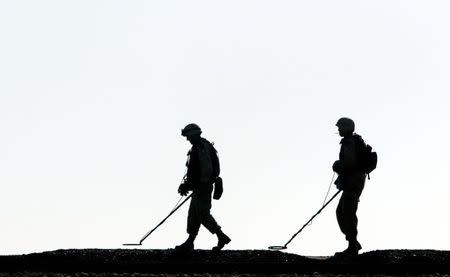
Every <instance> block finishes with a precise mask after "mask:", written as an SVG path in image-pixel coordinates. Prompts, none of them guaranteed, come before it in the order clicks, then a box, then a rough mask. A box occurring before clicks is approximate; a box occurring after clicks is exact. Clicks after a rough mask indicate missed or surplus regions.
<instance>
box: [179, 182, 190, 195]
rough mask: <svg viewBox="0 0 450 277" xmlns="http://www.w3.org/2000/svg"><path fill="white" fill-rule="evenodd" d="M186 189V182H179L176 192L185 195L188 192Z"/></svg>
mask: <svg viewBox="0 0 450 277" xmlns="http://www.w3.org/2000/svg"><path fill="white" fill-rule="evenodd" d="M188 192H189V191H188V190H187V188H186V184H185V183H183V184H181V185H180V186H179V187H178V193H179V194H181V195H183V196H186V195H187V194H188Z"/></svg>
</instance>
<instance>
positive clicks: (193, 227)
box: [187, 193, 220, 235]
mask: <svg viewBox="0 0 450 277" xmlns="http://www.w3.org/2000/svg"><path fill="white" fill-rule="evenodd" d="M210 211H211V194H210V193H209V194H208V193H198V194H196V195H193V197H192V200H191V205H190V206H189V215H188V228H187V232H188V233H189V234H190V235H197V233H198V230H199V229H200V225H203V226H205V228H206V229H208V231H210V232H211V233H213V234H215V233H217V232H220V226H219V225H218V224H217V222H216V220H215V219H214V217H213V216H212V215H211V213H210Z"/></svg>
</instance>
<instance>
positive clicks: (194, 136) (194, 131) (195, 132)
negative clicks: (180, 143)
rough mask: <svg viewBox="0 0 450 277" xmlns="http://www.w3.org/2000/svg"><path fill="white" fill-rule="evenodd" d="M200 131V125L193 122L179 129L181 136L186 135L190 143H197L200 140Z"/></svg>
mask: <svg viewBox="0 0 450 277" xmlns="http://www.w3.org/2000/svg"><path fill="white" fill-rule="evenodd" d="M201 133H202V129H200V127H199V126H198V125H197V124H195V123H191V124H188V125H186V127H184V128H183V129H182V130H181V135H182V136H183V137H186V139H187V140H188V141H189V142H190V143H191V144H192V145H194V144H197V143H199V142H200V140H201V137H200V135H201Z"/></svg>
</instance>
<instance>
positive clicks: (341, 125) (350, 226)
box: [333, 117, 366, 256]
mask: <svg viewBox="0 0 450 277" xmlns="http://www.w3.org/2000/svg"><path fill="white" fill-rule="evenodd" d="M336 126H337V127H338V130H339V135H340V136H341V137H342V140H341V142H340V144H341V149H340V152H339V160H337V161H335V162H334V164H333V171H335V172H336V173H337V174H338V178H337V179H336V181H335V184H336V186H337V188H338V189H340V190H342V191H343V192H342V196H341V198H340V200H339V204H338V206H337V209H336V217H337V221H338V224H339V228H340V229H341V231H342V233H344V235H345V238H346V240H347V241H348V247H347V249H345V250H344V251H342V252H337V253H336V254H335V256H356V255H358V252H359V250H361V244H360V243H359V242H358V240H357V235H358V228H357V227H358V217H357V216H356V211H357V209H358V202H359V197H360V196H361V193H362V191H363V189H364V184H365V180H366V173H365V171H364V169H363V168H362V167H361V163H360V162H359V149H362V146H365V143H364V140H363V139H362V138H361V136H359V135H357V134H355V133H354V131H355V123H354V122H353V120H351V119H350V118H346V117H343V118H340V119H339V120H338V122H337V123H336Z"/></svg>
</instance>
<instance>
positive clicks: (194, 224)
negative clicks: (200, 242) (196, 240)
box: [187, 197, 201, 237]
mask: <svg viewBox="0 0 450 277" xmlns="http://www.w3.org/2000/svg"><path fill="white" fill-rule="evenodd" d="M196 206H198V204H197V203H196V201H195V199H194V197H192V199H191V203H190V205H189V212H188V218H187V233H188V234H189V236H192V237H195V236H197V234H198V231H199V229H200V224H201V222H200V217H199V215H198V212H197V207H196Z"/></svg>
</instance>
